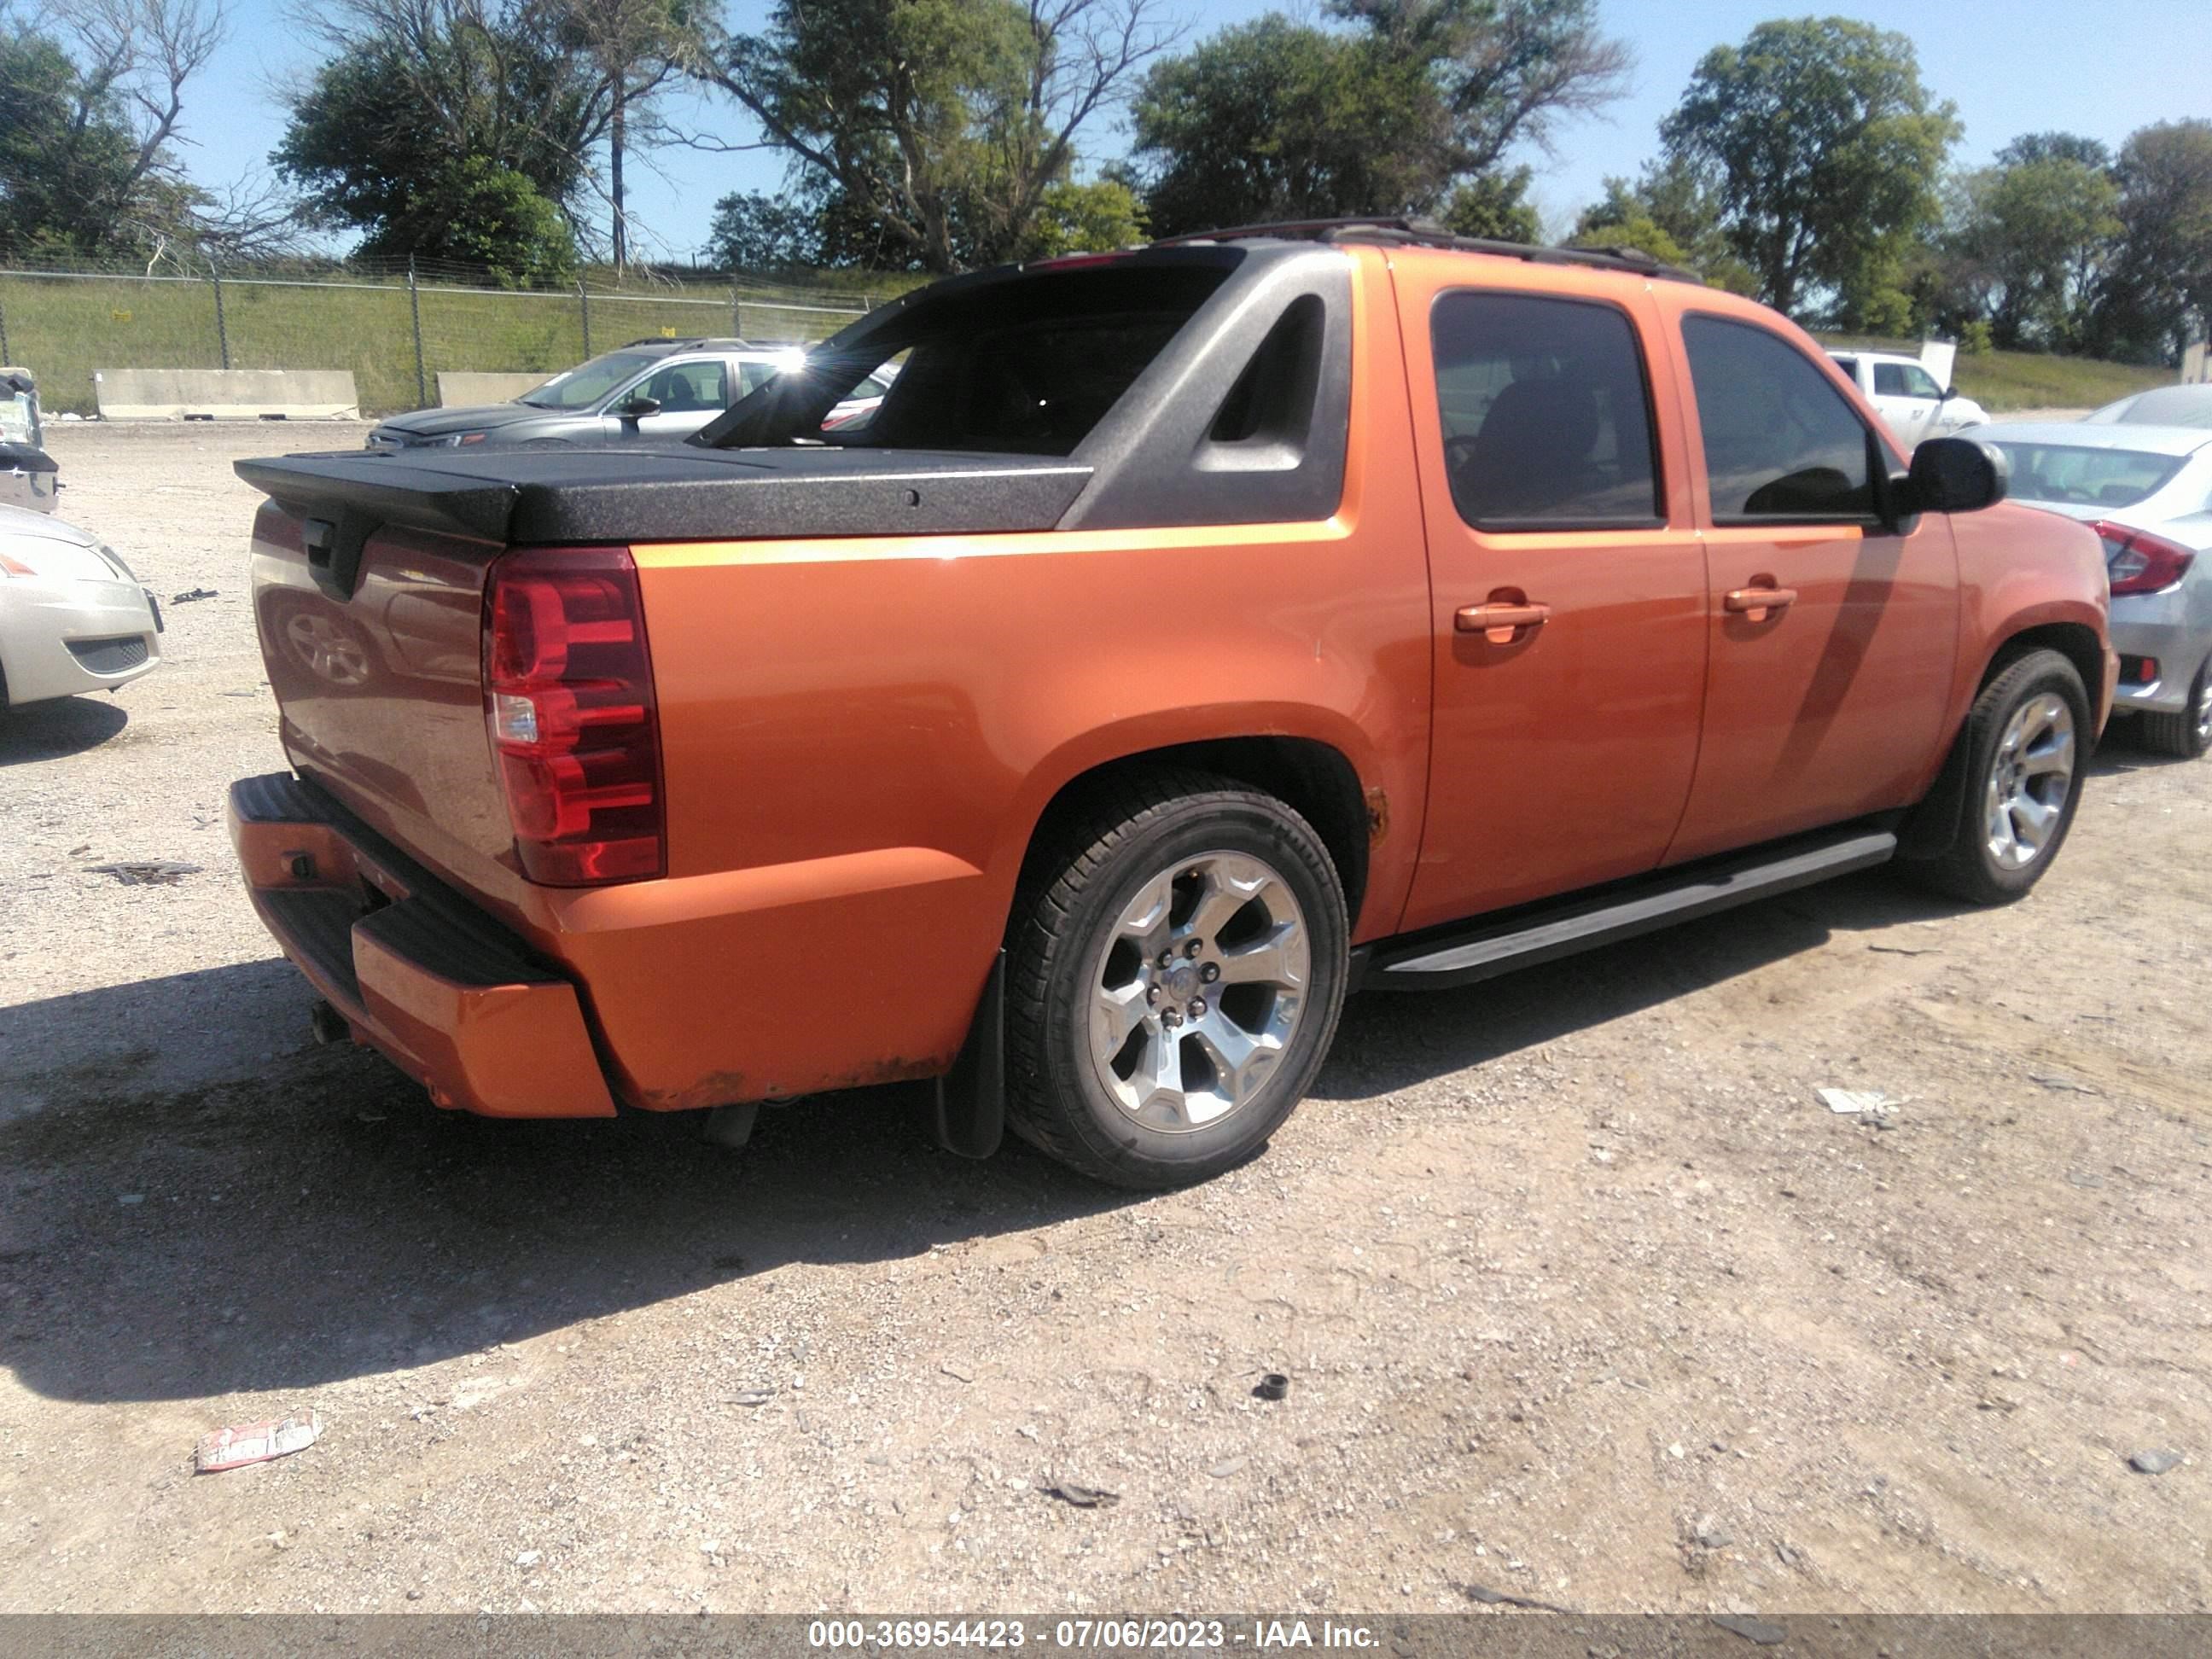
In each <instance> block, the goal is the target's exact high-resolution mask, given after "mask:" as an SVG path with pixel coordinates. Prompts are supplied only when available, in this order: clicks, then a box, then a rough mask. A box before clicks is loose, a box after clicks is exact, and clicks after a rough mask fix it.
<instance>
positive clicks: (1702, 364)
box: [1682, 314, 1874, 524]
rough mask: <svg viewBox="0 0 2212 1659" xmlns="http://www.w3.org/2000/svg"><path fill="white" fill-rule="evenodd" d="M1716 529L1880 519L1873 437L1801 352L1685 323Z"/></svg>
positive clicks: (1738, 332)
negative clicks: (1720, 526)
mask: <svg viewBox="0 0 2212 1659" xmlns="http://www.w3.org/2000/svg"><path fill="white" fill-rule="evenodd" d="M1682 343H1683V344H1684V346H1686V348H1687V349H1688V351H1689V357H1690V381H1691V384H1692V386H1693V387H1694V388H1695V389H1696V392H1697V398H1698V426H1699V430H1700V431H1701V432H1702V433H1703V434H1704V436H1705V477H1706V480H1707V482H1708V483H1709V484H1710V485H1711V489H1712V498H1713V522H1714V523H1716V524H1745V523H1759V522H1763V521H1765V520H1778V519H1779V520H1798V521H1824V520H1837V519H1865V518H1870V517H1872V516H1873V514H1874V483H1873V478H1874V470H1873V467H1872V465H1871V457H1872V445H1873V441H1874V440H1873V435H1872V434H1870V433H1869V431H1868V430H1867V428H1866V427H1865V426H1864V424H1863V423H1862V422H1861V421H1860V420H1859V417H1858V416H1857V413H1856V412H1854V411H1853V410H1852V409H1851V406H1850V404H1848V403H1846V402H1845V401H1844V395H1843V393H1842V392H1838V391H1837V390H1836V386H1835V383H1834V382H1833V381H1832V380H1829V379H1828V377H1827V376H1826V375H1825V374H1821V373H1820V370H1819V369H1818V368H1815V367H1814V365H1813V363H1812V362H1810V361H1809V360H1808V359H1807V357H1806V356H1805V355H1804V354H1803V353H1802V352H1801V351H1799V350H1798V349H1797V348H1796V346H1793V345H1791V344H1790V343H1789V342H1788V341H1787V340H1784V339H1783V338H1782V337H1779V336H1778V335H1774V334H1770V333H1768V332H1767V331H1765V329H1763V328H1756V327H1753V325H1750V324H1748V323H1738V322H1733V321H1730V320H1729V319H1726V318H1722V317H1709V316H1703V315H1697V314H1692V315H1690V316H1687V317H1685V318H1683V319H1682Z"/></svg>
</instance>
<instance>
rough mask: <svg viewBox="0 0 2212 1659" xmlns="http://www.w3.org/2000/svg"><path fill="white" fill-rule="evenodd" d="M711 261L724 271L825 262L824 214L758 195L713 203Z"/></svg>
mask: <svg viewBox="0 0 2212 1659" xmlns="http://www.w3.org/2000/svg"><path fill="white" fill-rule="evenodd" d="M707 257H708V258H710V259H712V260H713V261H714V263H715V264H718V265H720V266H721V267H722V268H723V269H724V270H788V269H791V268H793V267H795V266H800V265H818V264H827V263H828V261H827V260H825V259H824V258H823V252H822V213H821V210H820V209H819V208H818V207H817V206H814V205H812V204H807V203H804V202H798V201H793V200H792V199H791V198H790V197H783V196H769V195H766V194H764V193H763V192H762V191H757V190H756V191H746V192H744V194H741V195H730V196H725V197H722V199H721V200H720V201H719V202H717V203H715V204H714V222H713V223H712V224H711V225H710V226H708V230H707Z"/></svg>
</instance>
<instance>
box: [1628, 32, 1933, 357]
mask: <svg viewBox="0 0 2212 1659" xmlns="http://www.w3.org/2000/svg"><path fill="white" fill-rule="evenodd" d="M1959 133H1960V125H1959V122H1958V120H1957V118H1956V115H1955V112H1954V109H1953V106H1951V105H1949V104H1948V103H1943V104H1936V103H1932V102H1931V101H1930V100H1929V96H1928V94H1927V92H1926V90H1925V89H1924V88H1923V87H1922V86H1921V83H1920V70H1919V65H1918V63H1917V59H1916V58H1915V57H1914V54H1913V51H1912V43H1911V41H1910V40H1907V39H1906V38H1905V36H1904V35H1902V34H1895V33H1886V32H1884V31H1882V30H1880V29H1876V28H1875V27H1871V26H1870V25H1869V24H1865V23H1859V22H1854V21H1851V20H1850V19H1848V18H1843V17H1820V18H1811V17H1808V18H1802V19H1798V20H1796V21H1775V22H1768V23H1761V24H1760V25H1759V27H1756V28H1754V29H1753V31H1752V32H1751V33H1750V35H1749V36H1748V37H1747V39H1746V40H1745V41H1744V43H1743V44H1742V45H1741V46H1717V47H1715V48H1714V49H1713V50H1712V51H1711V52H1708V53H1706V54H1705V58H1704V59H1703V60H1702V61H1701V62H1700V63H1699V65H1698V68H1697V70H1696V72H1695V73H1694V74H1693V75H1692V76H1691V80H1690V85H1689V88H1688V90H1687V91H1686V92H1685V93H1684V94H1683V96H1682V101H1681V103H1680V106H1677V107H1676V109H1675V111H1674V113H1673V114H1671V115H1669V116H1668V118H1667V119H1666V120H1665V122H1664V123H1662V125H1661V127H1660V137H1661V140H1662V143H1663V144H1664V146H1665V151H1666V155H1667V156H1668V159H1669V160H1670V161H1675V162H1678V163H1680V164H1681V165H1682V166H1684V167H1687V168H1689V169H1691V170H1692V171H1693V172H1695V173H1697V174H1699V176H1700V177H1701V178H1702V179H1704V180H1705V181H1706V182H1707V183H1708V184H1709V185H1710V186H1711V188H1712V189H1713V190H1714V191H1715V193H1716V196H1717V202H1718V206H1719V212H1720V219H1721V224H1722V227H1723V230H1724V232H1725V234H1726V236H1727V239H1728V241H1729V246H1730V247H1731V248H1732V250H1733V251H1734V252H1735V254H1736V256H1737V257H1738V258H1741V259H1742V260H1743V261H1744V263H1745V264H1747V265H1748V266H1749V267H1750V268H1751V270H1752V271H1753V274H1754V275H1755V276H1756V277H1757V278H1758V282H1759V297H1760V298H1761V299H1763V300H1765V301H1766V302H1767V303H1768V304H1770V305H1772V306H1774V307H1777V308H1778V309H1779V310H1782V311H1784V312H1793V313H1794V312H1796V311H1800V310H1802V309H1804V308H1805V307H1808V305H1809V304H1810V303H1811V302H1812V301H1813V300H1814V296H1815V295H1816V294H1817V293H1819V292H1820V291H1822V290H1825V291H1826V294H1827V295H1829V296H1830V298H1831V301H1832V307H1833V310H1834V312H1835V315H1836V320H1837V321H1838V323H1840V324H1841V325H1843V326H1844V327H1847V328H1857V327H1860V326H1863V325H1864V324H1865V322H1866V321H1867V320H1868V319H1869V318H1871V317H1872V316H1873V315H1874V314H1875V313H1877V312H1881V313H1887V312H1889V311H1890V310H1891V309H1892V308H1893V303H1892V302H1893V301H1896V300H1899V299H1901V298H1902V296H1901V295H1898V294H1897V292H1896V289H1895V287H1894V284H1895V282H1896V280H1897V277H1898V276H1899V272H1900V271H1901V269H1902V264H1903V260H1902V254H1903V252H1904V250H1905V248H1906V247H1908V246H1910V244H1911V241H1912V240H1913V239H1914V238H1915V237H1916V236H1917V234H1918V233H1919V231H1920V230H1921V229H1922V228H1923V226H1925V225H1926V224H1927V223H1928V222H1929V220H1930V219H1931V217H1932V216H1933V215H1934V213H1935V210H1936V178H1937V175H1938V173H1939V172H1940V170H1941V168H1942V163H1943V157H1944V155H1945V153H1946V152H1947V151H1948V149H1949V147H1950V145H1951V144H1952V143H1953V142H1954V140H1955V139H1956V138H1957V137H1958V136H1959Z"/></svg>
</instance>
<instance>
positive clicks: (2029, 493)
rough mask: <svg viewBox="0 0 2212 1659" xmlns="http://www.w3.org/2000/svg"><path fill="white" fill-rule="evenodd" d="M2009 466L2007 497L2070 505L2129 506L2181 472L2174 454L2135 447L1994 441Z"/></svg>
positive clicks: (2154, 492) (2156, 491)
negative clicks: (2157, 452)
mask: <svg viewBox="0 0 2212 1659" xmlns="http://www.w3.org/2000/svg"><path fill="white" fill-rule="evenodd" d="M1996 446H1997V447H1998V448H1999V449H2002V451H2004V453H2005V459H2007V460H2008V461H2010V462H2011V463H2012V483H2011V485H2010V487H2009V488H2008V489H2007V491H2006V494H2008V495H2010V496H2011V497H2012V498H2013V499H2014V500H2015V501H2062V502H2064V503H2065V504H2066V505H2068V506H2069V507H2133V506H2134V505H2135V504H2136V502H2137V501H2142V500H2143V499H2145V498H2146V497H2147V496H2150V495H2156V494H2157V493H2158V491H2159V490H2160V489H2161V488H2162V487H2163V486H2164V485H2165V483H2166V480H2167V479H2168V478H2171V477H2172V476H2173V475H2174V474H2175V473H2176V472H2178V471H2180V469H2181V459H2180V458H2179V457H2178V456H2173V455H2152V454H2146V453H2143V452H2142V451H2141V450H2136V449H2077V448H2075V447H2073V446H2071V445H2069V444H2027V443H2016V442H2015V443H2008V442H2006V441H2004V440H2002V439H1999V440H1997V441H1996Z"/></svg>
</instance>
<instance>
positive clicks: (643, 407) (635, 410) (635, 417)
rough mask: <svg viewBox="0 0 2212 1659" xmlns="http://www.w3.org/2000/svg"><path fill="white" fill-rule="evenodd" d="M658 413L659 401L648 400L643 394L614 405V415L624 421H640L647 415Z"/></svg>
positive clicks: (624, 399) (655, 399) (657, 399)
mask: <svg viewBox="0 0 2212 1659" xmlns="http://www.w3.org/2000/svg"><path fill="white" fill-rule="evenodd" d="M659 413H660V399H659V398H648V397H647V396H646V395H645V394H644V393H643V392H640V393H639V394H638V395H637V396H635V397H634V398H623V400H622V401H621V402H620V403H618V404H616V405H615V414H616V415H617V416H618V417H620V418H621V419H623V420H625V421H641V420H643V419H644V418H645V417H646V416H648V415H658V414H659Z"/></svg>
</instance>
